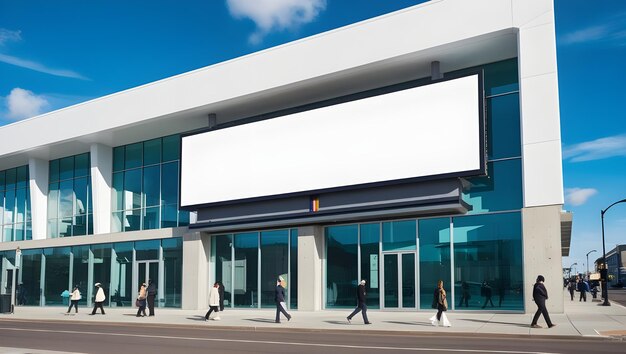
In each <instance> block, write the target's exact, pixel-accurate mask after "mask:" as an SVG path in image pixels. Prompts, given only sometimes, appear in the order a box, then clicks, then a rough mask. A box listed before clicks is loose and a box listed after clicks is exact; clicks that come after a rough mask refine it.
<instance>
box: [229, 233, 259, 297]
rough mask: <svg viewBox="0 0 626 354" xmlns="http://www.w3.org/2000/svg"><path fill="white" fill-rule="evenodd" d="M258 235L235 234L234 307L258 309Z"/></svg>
mask: <svg viewBox="0 0 626 354" xmlns="http://www.w3.org/2000/svg"><path fill="white" fill-rule="evenodd" d="M258 259H259V234H258V233H257V232H251V233H243V234H235V262H234V263H235V264H234V267H235V270H234V272H235V276H234V278H233V293H234V295H235V307H258V296H259V294H258V288H259V286H258Z"/></svg>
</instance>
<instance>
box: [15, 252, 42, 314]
mask: <svg viewBox="0 0 626 354" xmlns="http://www.w3.org/2000/svg"><path fill="white" fill-rule="evenodd" d="M41 254H42V250H41V249H34V250H23V251H22V265H21V267H20V271H21V272H22V275H21V277H22V279H21V280H20V283H21V285H19V284H18V287H17V304H18V305H28V306H39V305H40V302H39V301H40V300H39V294H40V293H41V290H40V289H41Z"/></svg>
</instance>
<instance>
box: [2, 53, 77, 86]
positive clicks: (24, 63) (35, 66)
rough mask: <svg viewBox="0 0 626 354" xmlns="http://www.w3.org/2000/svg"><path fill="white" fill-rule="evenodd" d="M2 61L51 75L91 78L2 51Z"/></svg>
mask: <svg viewBox="0 0 626 354" xmlns="http://www.w3.org/2000/svg"><path fill="white" fill-rule="evenodd" d="M0 62H4V63H7V64H11V65H15V66H19V67H22V68H26V69H30V70H34V71H39V72H40V73H45V74H50V75H54V76H61V77H69V78H72V79H80V80H89V79H88V78H86V77H84V76H83V75H81V74H79V73H77V72H75V71H72V70H65V69H53V68H49V67H47V66H45V65H43V64H40V63H37V62H34V61H30V60H26V59H20V58H17V57H14V56H10V55H6V54H2V53H0Z"/></svg>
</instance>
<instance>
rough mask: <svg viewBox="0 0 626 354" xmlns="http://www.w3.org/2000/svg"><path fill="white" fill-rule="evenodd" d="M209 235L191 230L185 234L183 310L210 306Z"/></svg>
mask: <svg viewBox="0 0 626 354" xmlns="http://www.w3.org/2000/svg"><path fill="white" fill-rule="evenodd" d="M210 255H211V242H210V238H209V236H208V235H206V234H203V233H201V232H191V233H188V234H186V235H184V236H183V299H182V302H183V303H182V308H183V310H198V309H205V308H207V306H209V257H210Z"/></svg>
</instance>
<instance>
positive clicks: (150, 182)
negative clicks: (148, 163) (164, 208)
mask: <svg viewBox="0 0 626 354" xmlns="http://www.w3.org/2000/svg"><path fill="white" fill-rule="evenodd" d="M160 187H161V167H160V166H158V165H157V166H152V167H146V168H144V169H143V193H144V204H143V207H150V206H158V205H159V204H161V200H160V199H161V198H159V192H160V191H159V189H160Z"/></svg>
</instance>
